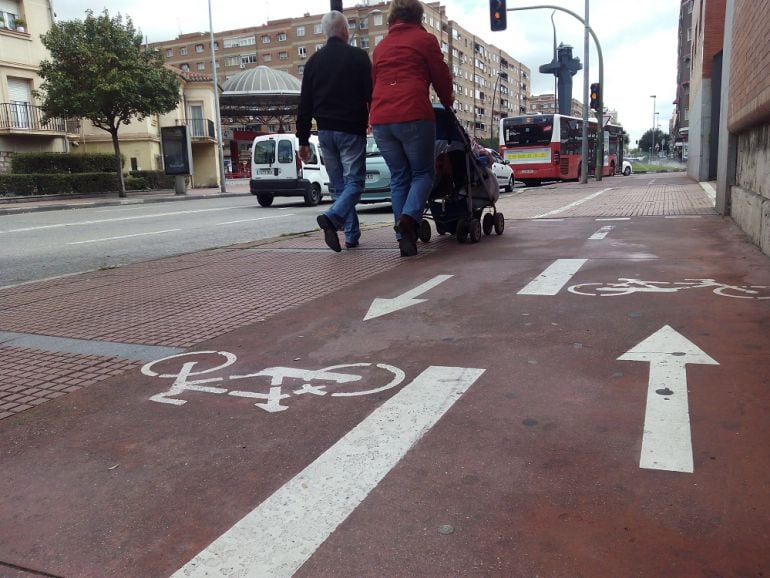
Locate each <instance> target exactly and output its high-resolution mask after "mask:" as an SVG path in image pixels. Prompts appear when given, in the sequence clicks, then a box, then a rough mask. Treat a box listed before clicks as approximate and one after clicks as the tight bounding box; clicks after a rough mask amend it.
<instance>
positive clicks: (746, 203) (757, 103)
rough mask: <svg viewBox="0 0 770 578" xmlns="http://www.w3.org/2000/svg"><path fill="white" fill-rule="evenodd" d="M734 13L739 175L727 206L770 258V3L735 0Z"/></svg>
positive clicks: (733, 108) (732, 128)
mask: <svg viewBox="0 0 770 578" xmlns="http://www.w3.org/2000/svg"><path fill="white" fill-rule="evenodd" d="M731 8H732V14H730V15H731V16H732V18H731V19H728V21H727V22H728V24H731V26H732V29H731V31H732V45H731V51H730V86H729V91H728V92H729V104H728V107H727V109H728V119H727V129H728V131H729V132H730V134H731V136H732V137H733V139H734V140H735V146H734V148H735V152H734V155H735V175H734V177H733V178H729V173H728V178H727V179H726V183H725V186H726V188H727V189H728V190H727V192H726V197H727V199H728V203H727V205H728V206H729V208H730V215H731V216H732V218H733V219H734V220H735V222H736V223H737V224H738V226H739V227H741V229H743V230H744V231H745V232H746V234H747V235H748V236H749V237H750V238H751V240H752V241H753V242H754V243H756V245H757V246H758V247H760V248H761V249H762V251H763V252H765V253H766V254H768V255H770V35H768V34H767V23H768V22H770V0H735V3H734V6H732V7H731ZM730 20H732V22H731V21H730Z"/></svg>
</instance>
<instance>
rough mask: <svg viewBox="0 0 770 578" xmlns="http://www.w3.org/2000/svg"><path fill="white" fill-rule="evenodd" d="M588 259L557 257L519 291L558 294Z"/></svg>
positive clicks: (529, 293) (521, 293) (535, 293)
mask: <svg viewBox="0 0 770 578" xmlns="http://www.w3.org/2000/svg"><path fill="white" fill-rule="evenodd" d="M586 261H588V259H557V260H556V261H554V262H553V263H551V264H550V265H549V266H548V268H547V269H546V270H545V271H543V272H542V273H540V275H538V276H537V277H535V278H534V279H533V280H532V281H530V282H529V283H528V284H527V286H526V287H524V288H523V289H522V290H521V291H519V293H518V294H519V295H556V294H557V293H558V292H559V291H561V288H562V287H564V286H565V285H566V284H567V283H568V282H569V280H570V279H572V276H573V275H574V274H575V273H577V272H578V270H579V269H580V268H581V267H582V266H583V265H584V264H585V262H586Z"/></svg>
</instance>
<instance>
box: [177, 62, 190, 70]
mask: <svg viewBox="0 0 770 578" xmlns="http://www.w3.org/2000/svg"><path fill="white" fill-rule="evenodd" d="M179 68H181V69H182V70H184V71H185V72H190V65H189V64H187V63H185V64H182V65H181V66H180V67H179Z"/></svg>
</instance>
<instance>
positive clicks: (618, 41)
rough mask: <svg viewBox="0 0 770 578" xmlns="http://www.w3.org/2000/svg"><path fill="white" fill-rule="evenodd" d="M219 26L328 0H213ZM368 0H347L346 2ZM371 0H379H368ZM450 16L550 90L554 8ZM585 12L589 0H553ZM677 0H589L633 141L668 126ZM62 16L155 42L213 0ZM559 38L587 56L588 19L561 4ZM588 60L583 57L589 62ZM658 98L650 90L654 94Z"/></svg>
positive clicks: (70, 7) (95, 0) (484, 9)
mask: <svg viewBox="0 0 770 578" xmlns="http://www.w3.org/2000/svg"><path fill="white" fill-rule="evenodd" d="M210 1H211V10H212V18H213V27H214V30H215V31H220V30H229V29H234V28H242V27H245V26H252V25H254V26H259V25H262V24H265V23H266V22H267V21H268V20H278V19H281V18H290V17H297V16H302V15H303V14H305V13H310V14H322V13H324V12H325V11H327V10H328V9H329V6H330V3H329V1H328V0H251V1H247V2H232V1H231V0H230V1H225V0H210ZM363 2H365V0H343V6H344V7H345V8H347V7H352V6H355V5H356V4H359V3H363ZM370 3H371V4H375V3H377V2H376V0H370ZM542 3H544V2H539V1H536V0H529V1H528V2H527V1H526V0H508V7H509V8H514V7H523V6H528V5H529V6H535V5H538V4H542ZM442 4H444V5H445V6H446V12H447V17H448V18H449V19H450V20H454V21H456V22H457V23H458V24H459V25H460V26H462V27H463V28H465V29H467V30H468V31H469V32H471V33H473V34H476V35H477V36H479V37H480V38H482V39H483V40H484V41H486V42H489V43H492V44H495V45H497V46H499V47H500V48H502V49H503V50H505V51H506V52H508V53H509V54H510V55H511V56H513V57H514V58H516V59H517V60H519V61H521V62H522V63H524V64H525V65H526V66H528V67H529V68H530V69H531V70H532V83H531V84H532V86H531V91H532V94H541V93H546V92H548V93H553V78H554V77H553V75H545V74H541V73H540V72H538V68H539V66H540V65H541V64H545V63H547V62H550V61H551V57H552V53H553V26H552V24H551V14H552V12H554V11H553V10H550V9H537V10H524V11H516V12H508V29H507V30H506V31H504V32H491V31H490V29H489V2H488V1H487V0H444V1H443V2H442ZM547 4H552V5H557V6H561V7H563V8H566V9H567V10H570V11H572V12H574V13H576V14H578V15H579V16H581V17H583V15H584V9H585V0H548V2H547ZM679 4H680V3H679V2H678V1H676V0H590V8H589V18H588V19H589V24H590V26H591V28H592V29H593V31H594V32H595V34H596V36H597V38H598V39H599V42H600V43H601V47H602V53H603V57H604V104H605V106H607V107H609V108H611V109H615V110H617V111H618V116H619V120H620V122H621V123H622V124H623V126H624V128H625V130H626V131H627V132H628V133H629V134H630V137H631V146H632V147H633V146H634V142H635V141H636V140H637V139H639V138H640V137H641V136H642V134H643V133H644V132H645V131H647V130H649V129H651V128H652V125H653V112H654V111H653V104H654V105H655V108H654V110H655V111H657V112H659V113H660V115H659V121H658V122H659V124H660V128H661V130H662V131H663V132H668V121H669V119H670V118H671V115H672V112H673V108H674V106H673V104H672V101H673V100H674V98H675V97H676V58H677V26H678V19H679ZM53 5H54V10H55V12H56V15H57V20H71V19H75V18H78V19H82V18H83V17H84V15H85V11H86V9H89V8H90V9H92V10H93V11H94V12H95V13H99V12H101V11H102V10H104V9H105V8H106V9H107V10H109V12H110V14H112V15H114V14H117V13H118V12H120V13H122V14H124V15H128V16H130V17H131V18H132V20H133V21H134V24H135V26H136V27H137V28H139V29H141V31H142V32H143V33H144V34H145V35H146V36H147V38H148V40H149V41H150V42H158V41H161V40H170V39H173V38H176V36H178V35H179V34H180V33H185V34H186V33H189V32H206V31H208V29H209V0H121V1H118V0H53ZM553 19H554V22H555V25H556V41H557V44H558V43H562V42H563V43H564V44H569V45H571V46H572V47H573V55H574V56H577V57H579V58H580V60H581V62H584V58H583V32H584V28H583V25H582V24H581V23H580V22H579V21H578V20H576V19H575V18H574V17H573V16H570V15H569V14H567V13H564V12H561V11H556V13H555V15H554V17H553ZM589 46H590V53H589V68H590V70H589V75H588V76H589V82H598V80H599V66H598V57H597V52H596V47H595V44H594V42H593V39H591V40H590V43H589ZM584 64H585V63H584ZM572 94H573V97H574V98H577V99H578V100H580V101H581V102H582V101H583V72H582V71H581V72H578V73H577V74H576V75H575V76H574V77H573V93H572ZM653 94H654V95H656V98H655V99H654V101H653V99H652V98H650V95H653Z"/></svg>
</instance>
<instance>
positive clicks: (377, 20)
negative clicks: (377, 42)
mask: <svg viewBox="0 0 770 578" xmlns="http://www.w3.org/2000/svg"><path fill="white" fill-rule="evenodd" d="M374 25H375V26H382V14H375V15H374Z"/></svg>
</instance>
